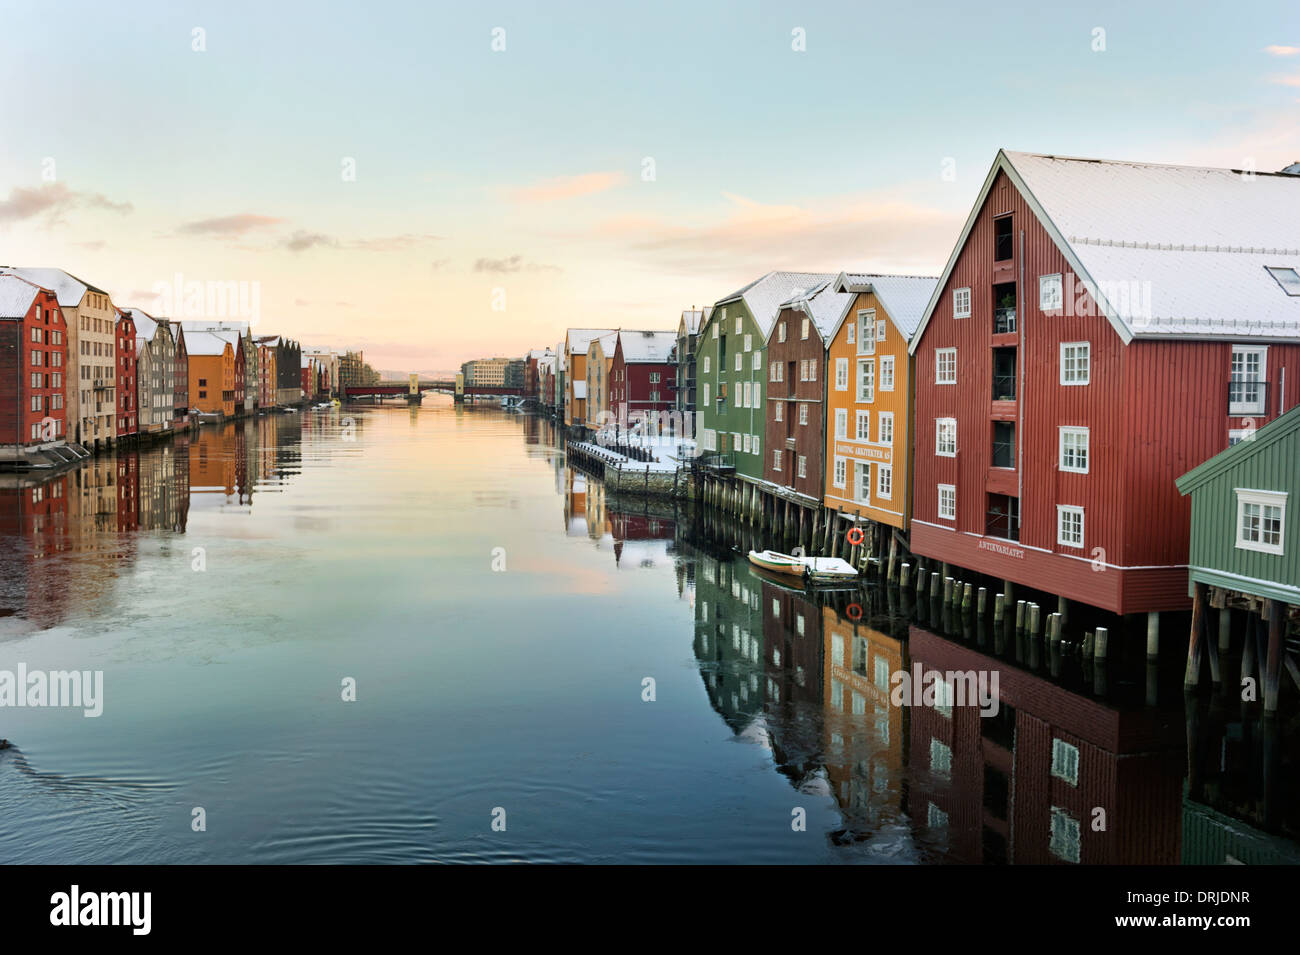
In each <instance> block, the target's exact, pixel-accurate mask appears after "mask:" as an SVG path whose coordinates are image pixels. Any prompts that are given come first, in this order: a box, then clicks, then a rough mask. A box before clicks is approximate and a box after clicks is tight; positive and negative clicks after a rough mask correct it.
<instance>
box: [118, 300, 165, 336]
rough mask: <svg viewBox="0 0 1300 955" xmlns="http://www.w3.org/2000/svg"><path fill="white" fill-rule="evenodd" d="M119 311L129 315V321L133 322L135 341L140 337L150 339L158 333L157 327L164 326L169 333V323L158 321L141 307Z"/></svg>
mask: <svg viewBox="0 0 1300 955" xmlns="http://www.w3.org/2000/svg"><path fill="white" fill-rule="evenodd" d="M120 311H121V312H122V313H123V314H124V315H128V316H130V318H131V321H133V322H135V335H136V340H137V341H139V340H140V339H142V338H143V339H148V340H150V341H152V340H153V337H154V335H156V334H157V333H158V329H159V328H166V329H167V330H168V334H169V335H170V334H171V324H170V323H160V322H159V321H158V320H157V319H156V318H154V317H153V316H152V315H150V314H149V313H148V312H146V311H145V310H144V309H142V308H124V309H121V310H120Z"/></svg>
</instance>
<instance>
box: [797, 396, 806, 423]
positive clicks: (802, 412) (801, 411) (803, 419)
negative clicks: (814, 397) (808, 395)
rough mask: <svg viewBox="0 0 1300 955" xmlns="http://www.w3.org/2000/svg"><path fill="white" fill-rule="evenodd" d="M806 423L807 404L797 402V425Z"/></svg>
mask: <svg viewBox="0 0 1300 955" xmlns="http://www.w3.org/2000/svg"><path fill="white" fill-rule="evenodd" d="M807 423H808V402H806V401H801V402H799V424H800V425H806V424H807Z"/></svg>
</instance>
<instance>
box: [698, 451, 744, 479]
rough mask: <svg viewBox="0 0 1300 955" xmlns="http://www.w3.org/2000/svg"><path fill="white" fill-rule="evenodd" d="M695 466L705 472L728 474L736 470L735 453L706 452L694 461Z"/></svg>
mask: <svg viewBox="0 0 1300 955" xmlns="http://www.w3.org/2000/svg"><path fill="white" fill-rule="evenodd" d="M695 465H696V467H698V468H701V469H703V470H705V471H717V472H719V473H722V474H730V473H732V472H734V471H735V470H736V452H735V451H706V452H705V453H704V454H701V455H700V456H699V457H697V458H696V459H695Z"/></svg>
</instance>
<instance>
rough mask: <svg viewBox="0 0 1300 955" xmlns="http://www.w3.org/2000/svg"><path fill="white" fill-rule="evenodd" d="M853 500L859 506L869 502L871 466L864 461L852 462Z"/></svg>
mask: <svg viewBox="0 0 1300 955" xmlns="http://www.w3.org/2000/svg"><path fill="white" fill-rule="evenodd" d="M853 476H854V478H855V480H854V482H853V499H854V500H855V501H857V502H858V503H859V504H868V503H870V502H871V465H870V464H869V463H868V462H866V461H854V462H853Z"/></svg>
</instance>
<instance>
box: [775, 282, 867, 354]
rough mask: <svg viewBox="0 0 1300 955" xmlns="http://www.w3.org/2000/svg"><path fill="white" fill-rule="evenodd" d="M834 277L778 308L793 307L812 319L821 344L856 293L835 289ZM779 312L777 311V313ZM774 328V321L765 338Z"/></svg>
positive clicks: (847, 308) (841, 318) (832, 331)
mask: <svg viewBox="0 0 1300 955" xmlns="http://www.w3.org/2000/svg"><path fill="white" fill-rule="evenodd" d="M834 281H835V280H834V279H833V278H832V279H827V280H826V281H825V282H820V283H818V284H817V285H814V286H813V287H812V288H810V289H808V290H807V291H806V292H802V293H800V294H799V295H796V296H794V297H793V298H791V299H789V300H788V301H785V302H782V303H781V305H780V310H784V309H787V308H788V309H793V310H794V311H799V312H803V313H804V314H805V315H807V316H808V318H809V319H810V320H811V321H812V324H813V326H814V327H815V328H816V329H817V334H818V335H820V336H821V339H822V344H823V345H825V343H826V341H827V339H828V338H829V337H830V336H831V335H832V334H833V333H834V332H835V330H836V329H838V328H839V326H840V322H842V321H843V320H844V316H845V315H847V314H848V311H849V307H850V306H852V304H853V300H854V299H855V298H857V296H856V295H853V294H849V293H847V292H840V291H838V290H837V289H836V287H835V284H834ZM779 313H780V312H779V311H778V314H779ZM775 328H776V323H775V322H773V323H772V329H771V330H769V331H768V333H767V340H768V341H771V339H772V330H774V329H775Z"/></svg>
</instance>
